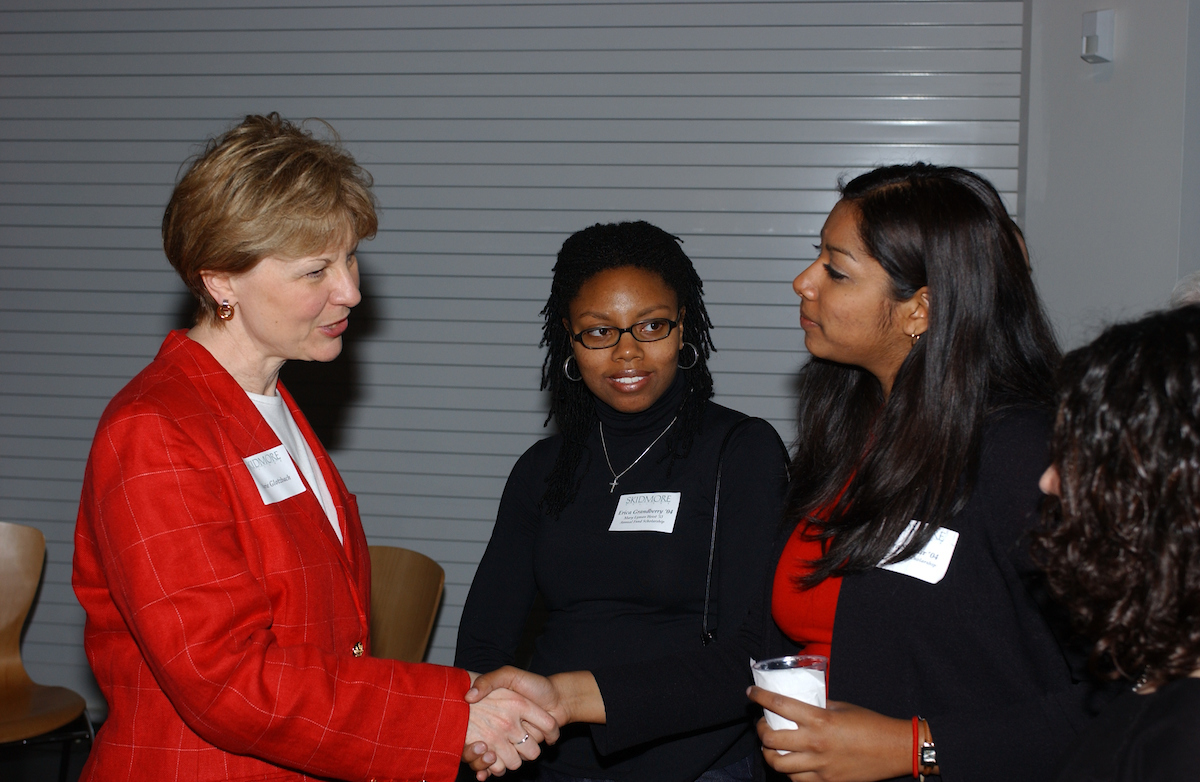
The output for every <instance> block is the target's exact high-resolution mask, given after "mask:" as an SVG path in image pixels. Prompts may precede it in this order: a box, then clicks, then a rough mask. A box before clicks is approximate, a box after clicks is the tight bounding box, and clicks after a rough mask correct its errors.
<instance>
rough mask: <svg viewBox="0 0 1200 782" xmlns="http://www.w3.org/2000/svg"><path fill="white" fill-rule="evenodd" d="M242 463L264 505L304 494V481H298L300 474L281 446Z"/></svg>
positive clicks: (250, 457)
mask: <svg viewBox="0 0 1200 782" xmlns="http://www.w3.org/2000/svg"><path fill="white" fill-rule="evenodd" d="M242 462H244V463H245V465H246V469H247V470H249V471H250V477H251V478H253V479H254V485H255V486H257V487H258V493H259V495H261V496H262V501H263V504H265V505H273V504H275V503H276V502H282V501H283V500H286V499H287V498H288V497H295V496H296V495H297V494H302V493H303V492H304V481H302V480H300V472H299V471H298V470H297V469H296V465H295V464H293V463H292V457H291V456H288V452H287V448H284V447H283V445H278V446H276V447H274V448H272V449H271V450H269V451H263V452H262V453H256V454H254V455H253V456H247V457H246V458H245V459H242Z"/></svg>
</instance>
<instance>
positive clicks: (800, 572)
mask: <svg viewBox="0 0 1200 782" xmlns="http://www.w3.org/2000/svg"><path fill="white" fill-rule="evenodd" d="M807 529H808V527H807V526H805V527H803V528H797V529H796V532H795V533H794V534H793V535H792V536H791V538H789V539H788V542H787V545H786V546H785V547H784V549H783V556H781V557H780V558H779V564H778V565H777V566H776V568H775V585H774V587H773V588H772V591H771V616H772V617H774V619H775V624H777V625H779V629H780V630H783V632H784V634H785V635H787V637H788V638H791V639H792V640H793V641H795V642H796V643H801V644H804V654H820V655H824V656H825V657H829V656H830V655H829V651H830V647H831V645H832V644H833V619H834V616H835V615H836V614H837V601H838V592H840V591H841V588H842V578H841V576H831V577H829V578H827V579H825V580H824V581H822V582H821V583H819V584H817V585H816V586H815V587H813V588H812V589H805V590H803V591H801V590H799V589H797V588H796V584H795V580H796V578H797V577H801V576H805V575H807V574H808V573H810V572H812V568H811V567H810V566H809V562H811V561H813V560H815V559H819V558H820V556H821V554H822V553H823V552H822V542H821V541H820V540H818V539H815V538H811V537H809V536H807V535H805V534H804V533H805V532H806V531H807Z"/></svg>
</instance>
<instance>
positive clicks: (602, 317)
mask: <svg viewBox="0 0 1200 782" xmlns="http://www.w3.org/2000/svg"><path fill="white" fill-rule="evenodd" d="M669 309H671V305H669V304H655V305H654V306H652V307H647V308H646V309H644V310H642V311H641V312H639V313H638V314H637V315H634V318H635V320H634V322H635V323H640V322H641V319H642V318H644V317H646V316H647V315H649V314H650V313H651V312H654V311H655V310H669ZM586 315H591V316H592V317H593V318H597V319H598V320H607V319H608V317H609V315H608V313H607V312H592V311H591V310H588V311H587V312H581V313H579V317H581V318H582V317H584V316H586Z"/></svg>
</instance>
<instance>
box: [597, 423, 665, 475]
mask: <svg viewBox="0 0 1200 782" xmlns="http://www.w3.org/2000/svg"><path fill="white" fill-rule="evenodd" d="M677 420H679V415H678V414H676V416H675V417H674V418H672V419H671V423H669V424H667V428H666V429H663V430H662V431H661V432H659V433H658V437H655V438H654V442H652V443H650V444H649V445H647V446H646V450H644V451H642V453H641V456H638V458H636V459H634V460H633V461H632V462H631V463H630V464H629V466H628V467H626V468H625V469H624V470H621V471H620V472H617V471H616V470H614V469H613V466H612V459H610V458H608V444H607V443H606V442H604V422H603V421H602V422H600V447H601V448H603V449H604V461H605V462H607V463H608V471H609V472H610V473H612V477H613V479H612V483H610V484H608V493H609V494H612V493H613V490H614V489H616V488H617V481H619V480H621V476H623V475H624V474H625V473H627V472H629V471H630V470H632V469H633V465H635V464H637V463H638V462H640V461H641V460H642V456H645V455H646V454H648V453H650V449H651V448H653V447H654V443H657V442H658V441H659V440H661V439H663V435H665V434H666V433H667V431H668V430H669V429H670V428H671V427H672V426H674V425H675V422H676V421H677Z"/></svg>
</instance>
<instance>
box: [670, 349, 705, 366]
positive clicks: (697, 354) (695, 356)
mask: <svg viewBox="0 0 1200 782" xmlns="http://www.w3.org/2000/svg"><path fill="white" fill-rule="evenodd" d="M683 347H685V348H691V349H692V361H691V363H690V364H688V365H687V366H684V365H683V364H680V363H679V359H675V365H676V366H678V367H679V368H680V369H693V368H695V366H696V365H697V364H699V363H700V351H699V350H697V349H696V346H695V345H693V344H692V343H690V342H685V343H683ZM679 355H681V356H682V355H683V350H680V351H679Z"/></svg>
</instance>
